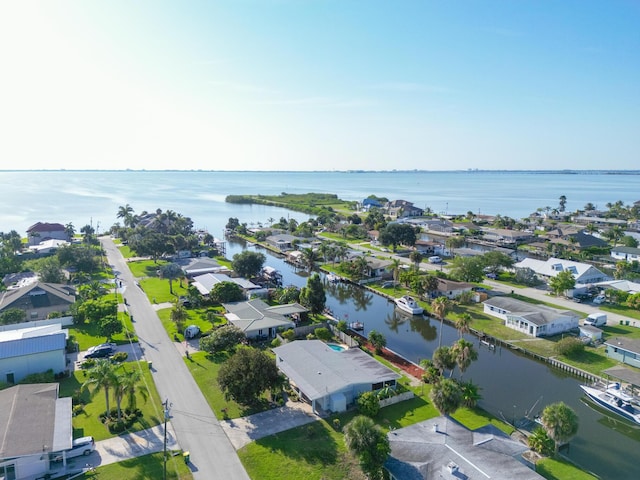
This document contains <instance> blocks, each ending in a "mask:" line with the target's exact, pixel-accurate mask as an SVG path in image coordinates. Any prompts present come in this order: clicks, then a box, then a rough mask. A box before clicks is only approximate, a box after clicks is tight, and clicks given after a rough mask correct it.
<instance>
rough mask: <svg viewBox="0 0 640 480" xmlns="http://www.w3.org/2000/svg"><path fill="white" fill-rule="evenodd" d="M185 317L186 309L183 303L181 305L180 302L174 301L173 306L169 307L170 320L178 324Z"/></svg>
mask: <svg viewBox="0 0 640 480" xmlns="http://www.w3.org/2000/svg"><path fill="white" fill-rule="evenodd" d="M187 317H188V314H187V309H186V308H184V305H182V304H181V303H180V302H177V301H176V302H175V303H174V304H173V308H172V309H171V320H172V321H173V322H176V324H179V323H181V322H184V321H185V320H186V319H187Z"/></svg>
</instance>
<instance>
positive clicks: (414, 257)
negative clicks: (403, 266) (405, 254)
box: [409, 250, 422, 270]
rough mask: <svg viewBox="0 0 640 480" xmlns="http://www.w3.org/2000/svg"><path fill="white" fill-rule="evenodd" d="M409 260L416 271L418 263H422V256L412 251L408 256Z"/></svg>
mask: <svg viewBox="0 0 640 480" xmlns="http://www.w3.org/2000/svg"><path fill="white" fill-rule="evenodd" d="M409 259H410V260H411V261H412V262H413V264H414V266H415V268H416V270H418V268H420V262H421V261H422V254H421V253H420V252H419V251H418V250H414V251H413V252H411V253H410V254H409Z"/></svg>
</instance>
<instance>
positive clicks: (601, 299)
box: [593, 295, 606, 305]
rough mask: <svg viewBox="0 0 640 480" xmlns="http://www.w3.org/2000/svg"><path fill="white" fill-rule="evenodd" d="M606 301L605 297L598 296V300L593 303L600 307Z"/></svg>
mask: <svg viewBox="0 0 640 480" xmlns="http://www.w3.org/2000/svg"><path fill="white" fill-rule="evenodd" d="M605 300H606V297H605V296H604V295H598V296H597V297H596V298H594V299H593V303H595V304H596V305H600V304H601V303H604V301H605Z"/></svg>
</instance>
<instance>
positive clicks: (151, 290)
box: [140, 277, 188, 303]
mask: <svg viewBox="0 0 640 480" xmlns="http://www.w3.org/2000/svg"><path fill="white" fill-rule="evenodd" d="M186 287H187V284H186V283H185V282H182V286H180V281H179V280H174V281H173V295H172V294H171V292H170V291H169V280H166V279H163V278H157V277H150V278H145V279H142V280H140V288H142V290H144V293H145V294H146V295H147V298H148V299H149V301H150V302H151V303H165V302H174V301H176V300H177V299H178V298H179V297H180V296H181V295H187V293H188V292H187V288H186Z"/></svg>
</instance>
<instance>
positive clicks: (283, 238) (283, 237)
mask: <svg viewBox="0 0 640 480" xmlns="http://www.w3.org/2000/svg"><path fill="white" fill-rule="evenodd" d="M295 240H301V239H300V238H298V237H296V236H295V235H289V234H288V233H279V234H276V235H269V236H268V237H267V238H266V239H265V241H266V242H267V243H268V244H269V245H271V246H272V247H275V248H277V249H278V250H280V251H281V252H286V251H287V250H291V249H293V248H294V247H293V243H294V241H295Z"/></svg>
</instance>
